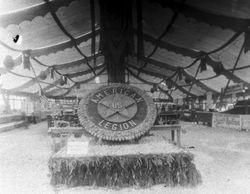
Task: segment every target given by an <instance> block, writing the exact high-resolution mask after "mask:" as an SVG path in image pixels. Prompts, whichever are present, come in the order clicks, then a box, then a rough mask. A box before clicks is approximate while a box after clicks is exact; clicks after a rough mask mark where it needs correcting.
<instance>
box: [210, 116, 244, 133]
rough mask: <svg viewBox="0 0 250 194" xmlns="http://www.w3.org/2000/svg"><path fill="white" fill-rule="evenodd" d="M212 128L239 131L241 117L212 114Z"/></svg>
mask: <svg viewBox="0 0 250 194" xmlns="http://www.w3.org/2000/svg"><path fill="white" fill-rule="evenodd" d="M212 123H213V124H212V126H213V127H222V128H229V129H237V130H241V115H234V114H222V113H213V122H212Z"/></svg>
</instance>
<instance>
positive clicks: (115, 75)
mask: <svg viewBox="0 0 250 194" xmlns="http://www.w3.org/2000/svg"><path fill="white" fill-rule="evenodd" d="M99 4H100V15H101V17H100V18H101V29H102V31H101V35H100V49H101V52H102V53H103V55H104V56H105V63H106V64H107V71H108V82H110V83H125V57H126V56H127V55H128V53H129V52H131V51H132V49H133V47H132V46H131V45H133V20H132V7H133V0H122V1H117V0H99Z"/></svg>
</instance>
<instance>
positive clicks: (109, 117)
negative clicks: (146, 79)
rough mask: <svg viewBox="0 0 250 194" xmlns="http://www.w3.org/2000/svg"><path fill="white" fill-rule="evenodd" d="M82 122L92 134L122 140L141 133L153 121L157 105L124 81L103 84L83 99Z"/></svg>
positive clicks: (144, 93)
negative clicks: (122, 82)
mask: <svg viewBox="0 0 250 194" xmlns="http://www.w3.org/2000/svg"><path fill="white" fill-rule="evenodd" d="M78 117H79V120H80V122H81V124H82V125H83V126H84V127H85V129H86V130H87V131H88V132H89V133H91V134H92V135H94V136H96V137H98V138H100V139H105V140H112V141H124V140H131V139H135V138H138V137H140V136H142V135H143V134H144V133H146V132H147V131H148V130H149V129H150V128H151V127H152V126H153V124H154V122H155V118H156V107H155V104H154V102H153V100H152V99H151V98H150V97H149V96H148V95H147V94H146V92H144V91H142V90H140V89H139V88H136V87H133V86H130V85H127V84H111V85H108V86H102V87H100V88H99V89H98V90H96V91H95V92H93V93H91V94H89V95H88V97H87V98H86V99H82V100H81V101H80V103H79V107H78Z"/></svg>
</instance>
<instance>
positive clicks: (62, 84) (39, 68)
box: [0, 0, 250, 110]
mask: <svg viewBox="0 0 250 194" xmlns="http://www.w3.org/2000/svg"><path fill="white" fill-rule="evenodd" d="M91 2H92V1H88V0H81V1H77V0H75V1H73V0H60V1H59V0H54V1H43V0H35V1H31V0H18V2H17V1H6V2H2V3H1V5H2V6H1V8H0V9H1V10H0V11H1V15H0V36H1V40H0V41H1V42H0V49H1V54H0V59H1V64H0V72H1V77H0V83H1V91H2V93H3V94H9V95H18V96H29V97H41V96H42V97H44V98H50V99H56V98H57V99H58V98H62V99H65V98H68V97H75V96H77V95H78V94H79V92H80V93H87V92H89V91H92V90H93V89H96V88H98V87H99V86H100V85H103V84H107V83H112V82H123V83H129V84H131V85H134V86H137V87H139V88H142V89H143V90H145V91H147V92H148V93H149V95H151V96H153V98H164V99H167V100H169V101H172V102H173V101H174V102H177V103H178V101H179V102H182V103H183V101H184V102H192V103H191V104H199V106H198V105H197V106H198V107H199V108H201V109H207V108H206V106H205V105H204V104H206V96H207V93H209V92H211V93H212V98H213V102H215V103H217V102H225V101H226V102H227V103H229V102H232V95H231V94H230V93H229V92H226V91H227V90H229V89H228V88H230V86H234V85H237V84H241V86H242V88H241V90H240V92H238V93H237V95H234V96H233V97H234V98H233V101H234V102H235V101H237V100H239V99H243V98H245V96H248V95H249V89H248V88H250V87H249V82H250V77H249V74H248V69H249V67H250V66H249V63H248V61H249V57H250V55H249V52H248V50H249V48H250V45H249V44H250V42H249V36H250V35H249V33H250V32H249V27H248V26H249V4H250V3H249V2H248V1H247V0H245V1H244V0H242V1H233V0H231V1H223V0H220V1H216V0H212V1H204V2H200V1H198V0H187V1H177V0H176V1H170V2H165V1H161V0H147V1H138V2H137V3H135V2H134V3H132V7H131V11H130V13H129V14H127V15H129V17H131V18H130V19H124V21H125V22H127V24H128V26H127V27H125V30H124V31H121V29H118V30H120V36H119V35H117V36H115V35H114V33H117V32H112V29H109V28H108V25H109V24H108V22H106V23H105V21H102V19H101V18H104V17H101V14H105V13H102V12H101V11H100V10H101V9H100V6H102V5H101V4H100V3H98V1H93V2H92V3H91ZM110 4H112V5H113V6H114V7H115V6H116V7H121V6H120V5H116V3H115V1H111V3H110ZM126 4H129V3H124V6H123V8H124V7H126V6H127V5H126ZM130 4H131V3H130ZM124 9H125V8H124ZM118 10H119V9H118ZM122 10H123V9H122V8H121V9H120V10H119V11H120V12H122ZM119 11H118V12H119ZM115 14H117V13H115ZM124 25H125V24H124ZM114 26H115V25H114ZM112 33H113V35H114V36H108V34H111V35H112ZM107 42H108V43H107ZM110 42H112V44H113V47H114V48H112V44H111V43H110ZM119 49H120V50H122V49H124V51H121V52H123V56H122V55H121V54H120V53H118V52H117V53H115V50H119ZM110 55H117V57H116V58H117V59H116V60H120V61H116V62H111V61H110V60H109V58H108V56H110ZM119 57H120V58H119ZM114 64H115V66H116V67H117V68H116V69H115V68H113V66H114ZM112 65H113V66H112ZM112 68H113V69H112ZM114 69H115V70H114ZM117 69H118V70H117ZM119 69H120V70H121V71H120V70H119ZM119 72H120V73H119ZM113 74H114V75H117V76H112V75H113ZM116 77H118V79H117V78H116ZM119 77H120V78H119ZM121 77H122V78H121ZM223 88H224V90H222V89H223ZM200 104H203V105H200ZM210 108H211V107H210ZM207 110H208V109H207Z"/></svg>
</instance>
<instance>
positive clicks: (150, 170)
mask: <svg viewBox="0 0 250 194" xmlns="http://www.w3.org/2000/svg"><path fill="white" fill-rule="evenodd" d="M152 138H154V141H152ZM81 149H82V150H81ZM84 150H85V151H84ZM86 150H87V151H86ZM83 152H85V153H84V154H83ZM78 153H79V154H76V153H74V154H70V153H69V152H68V150H67V147H64V148H63V149H62V150H60V151H59V152H57V153H56V154H54V155H53V156H52V157H51V158H50V160H49V169H50V172H51V184H52V185H67V186H69V187H74V186H92V185H94V186H99V187H117V188H121V187H130V186H138V187H148V186H152V185H156V184H165V185H167V186H176V185H180V186H195V185H198V184H200V183H201V175H200V173H199V171H198V170H197V169H196V167H195V164H194V163H193V158H194V157H193V155H192V154H191V153H189V152H185V151H184V150H182V149H180V148H178V147H176V146H174V145H173V144H170V143H168V142H166V141H159V139H158V138H155V137H144V138H142V141H141V142H139V143H138V144H117V145H114V144H112V145H89V146H88V147H87V148H86V147H79V152H78Z"/></svg>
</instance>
